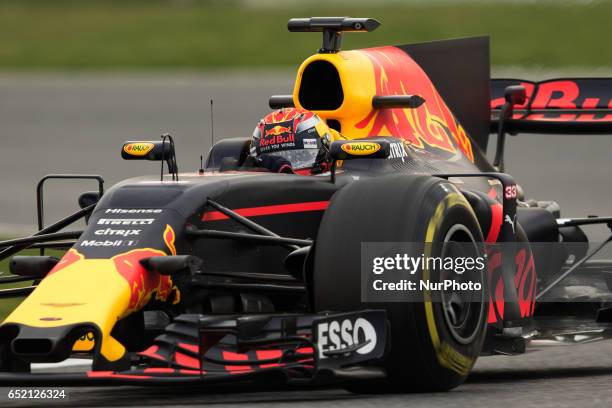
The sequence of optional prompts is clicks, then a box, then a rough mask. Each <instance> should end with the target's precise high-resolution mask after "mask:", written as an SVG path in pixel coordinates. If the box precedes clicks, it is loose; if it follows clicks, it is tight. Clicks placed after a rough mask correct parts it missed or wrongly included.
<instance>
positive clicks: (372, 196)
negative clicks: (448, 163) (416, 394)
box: [313, 175, 488, 392]
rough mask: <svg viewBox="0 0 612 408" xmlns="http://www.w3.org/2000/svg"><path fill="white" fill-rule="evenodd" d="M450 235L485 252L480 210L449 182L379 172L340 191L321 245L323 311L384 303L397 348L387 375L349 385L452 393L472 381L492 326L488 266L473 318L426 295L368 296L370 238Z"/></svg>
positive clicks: (438, 239)
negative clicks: (364, 278) (364, 250)
mask: <svg viewBox="0 0 612 408" xmlns="http://www.w3.org/2000/svg"><path fill="white" fill-rule="evenodd" d="M449 239H450V240H458V241H471V242H473V243H474V247H475V248H478V249H477V251H478V253H479V255H482V251H481V247H480V246H479V243H482V242H483V237H482V231H481V229H480V226H479V224H478V222H477V220H476V217H475V215H474V212H473V210H472V208H471V207H470V205H469V204H468V203H467V201H466V200H465V198H464V197H463V195H462V194H461V193H460V192H459V191H458V190H457V188H456V187H455V186H454V185H453V184H451V183H449V182H448V181H446V180H442V179H439V178H435V177H431V176H424V175H423V176H421V175H394V176H386V177H378V178H372V179H367V180H363V181H357V182H354V183H352V184H350V185H348V186H346V187H344V188H342V189H341V190H340V191H338V192H337V193H336V194H335V195H334V197H333V198H332V200H331V202H330V205H329V208H328V209H327V211H326V213H325V215H324V217H323V220H322V222H321V225H320V229H319V233H318V236H317V242H316V248H315V257H314V268H313V302H314V307H315V310H316V311H326V310H333V311H350V310H359V309H379V308H380V309H385V310H386V311H387V317H388V320H389V323H390V338H391V340H390V350H389V352H388V354H387V356H386V358H385V359H384V361H382V362H381V363H380V365H382V367H383V368H384V369H385V370H386V372H387V379H385V380H384V381H382V382H378V383H372V382H369V383H363V384H351V385H349V386H348V387H347V388H349V389H350V390H352V391H356V392H380V391H383V392H406V391H445V390H449V389H452V388H454V387H456V386H458V385H459V384H461V383H463V382H464V381H465V379H466V378H467V376H468V374H469V372H470V370H471V369H472V367H473V365H474V363H475V361H476V358H477V357H478V355H479V354H480V351H481V348H482V343H483V341H484V337H485V332H486V320H487V319H486V318H487V313H488V287H487V279H486V270H483V271H482V284H483V291H482V299H480V300H479V301H478V302H474V303H471V306H472V307H474V309H473V310H472V312H471V313H472V314H469V316H470V318H471V322H470V323H469V324H463V323H466V322H463V323H462V322H459V321H457V315H458V314H457V310H455V311H454V312H452V313H450V312H449V309H448V307H449V305H447V304H446V302H433V301H431V298H428V297H427V294H426V293H424V294H423V298H422V301H418V302H415V301H412V302H387V303H362V302H361V286H360V285H361V279H360V271H361V265H360V262H361V256H360V253H361V243H362V242H417V243H425V242H432V243H442V242H444V241H445V240H449ZM431 247H441V246H440V245H432V246H431ZM412 255H414V256H419V255H420V254H412ZM432 255H434V254H432ZM438 255H440V254H438ZM420 273H421V274H422V273H423V271H422V270H421V271H420ZM425 273H427V272H425ZM421 277H422V276H421ZM431 278H436V279H438V278H439V277H434V276H432V277H431ZM451 307H452V306H451ZM449 313H450V314H449ZM474 313H475V314H476V316H477V318H474ZM453 315H454V319H455V320H453V317H452V316H453ZM459 315H460V314H459Z"/></svg>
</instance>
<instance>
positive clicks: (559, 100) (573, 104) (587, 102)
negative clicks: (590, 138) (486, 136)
mask: <svg viewBox="0 0 612 408" xmlns="http://www.w3.org/2000/svg"><path fill="white" fill-rule="evenodd" d="M516 85H520V86H523V87H524V88H525V91H526V92H525V93H526V99H525V102H524V103H521V104H515V105H514V106H513V109H512V110H511V115H509V117H507V119H505V120H503V122H504V123H503V125H502V127H503V128H504V130H505V131H506V132H508V133H510V134H517V133H522V132H531V133H564V134H612V78H573V79H569V78H563V79H551V80H546V81H541V82H532V81H525V80H521V79H493V80H491V133H497V132H498V130H499V123H500V115H501V112H502V107H503V105H504V103H506V101H507V99H506V97H505V93H506V92H505V91H506V88H507V87H509V86H516Z"/></svg>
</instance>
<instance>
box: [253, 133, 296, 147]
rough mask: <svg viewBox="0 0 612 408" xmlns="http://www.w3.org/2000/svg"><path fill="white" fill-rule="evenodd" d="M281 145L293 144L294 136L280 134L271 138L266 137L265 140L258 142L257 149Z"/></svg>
mask: <svg viewBox="0 0 612 408" xmlns="http://www.w3.org/2000/svg"><path fill="white" fill-rule="evenodd" d="M282 143H295V136H294V135H293V133H291V134H281V135H276V136H272V137H266V138H265V139H260V140H259V147H264V146H269V145H279V144H282Z"/></svg>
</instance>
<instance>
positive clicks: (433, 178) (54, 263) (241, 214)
mask: <svg viewBox="0 0 612 408" xmlns="http://www.w3.org/2000/svg"><path fill="white" fill-rule="evenodd" d="M378 26H379V23H378V22H377V21H376V20H374V19H369V18H345V17H333V18H332V17H321V18H303V19H302V18H300V19H292V20H290V21H289V24H288V27H289V30H290V31H294V32H300V31H303V32H321V33H322V34H323V44H322V46H321V48H320V50H319V51H318V52H317V53H316V54H315V55H313V56H311V57H309V58H307V59H306V60H305V61H304V62H303V63H302V65H301V66H300V68H299V70H298V73H297V78H296V82H295V87H294V90H293V93H292V94H291V95H277V96H272V97H271V98H270V106H271V107H272V108H275V109H277V108H284V109H291V108H293V107H295V108H299V109H302V110H308V111H310V112H313V113H314V114H316V115H317V116H318V117H320V118H321V119H322V121H323V122H324V123H325V125H326V126H327V127H329V128H330V129H332V130H333V132H334V134H337V135H341V137H339V138H334V139H335V140H329V141H328V146H327V147H326V150H325V151H326V152H327V153H326V157H325V160H326V161H327V162H328V163H330V165H329V166H328V167H325V168H322V169H320V171H319V172H317V173H316V174H309V175H303V174H295V173H294V174H292V173H291V172H289V173H286V172H282V171H280V172H279V171H276V172H272V171H265V170H266V169H262V168H256V167H253V166H251V167H249V166H248V165H247V162H248V161H249V159H250V158H251V156H252V153H253V148H254V147H253V146H252V143H251V139H250V138H235V139H225V140H221V141H219V142H218V143H216V144H215V145H214V146H213V147H212V149H211V150H210V152H209V154H208V157H207V160H206V162H205V164H204V165H203V166H202V167H203V168H202V169H200V170H199V171H195V172H191V173H179V172H178V166H177V162H176V156H175V154H174V141H173V140H172V138H171V137H169V136H165V137H164V139H163V140H162V141H153V142H150V141H146V142H138V141H134V142H127V143H126V144H124V146H123V147H122V151H121V154H122V157H123V158H124V159H128V160H139V159H140V160H153V161H159V162H161V169H162V171H161V175H159V174H158V175H157V176H150V177H137V178H130V179H127V180H125V181H122V182H120V183H118V184H116V185H114V186H113V187H112V188H110V189H108V191H104V188H103V180H102V178H101V177H99V176H91V175H49V176H46V177H45V178H43V180H41V182H40V183H39V186H38V221H39V227H40V228H39V229H40V230H39V231H38V232H37V233H36V234H34V235H32V236H29V237H25V238H20V239H13V240H10V241H4V242H0V257H1V258H2V259H9V258H10V271H11V274H4V275H2V276H1V277H0V283H3V284H11V285H14V284H15V283H18V282H24V283H26V282H27V283H26V285H28V286H22V287H18V288H14V287H13V288H6V289H2V290H0V297H2V298H7V297H20V296H25V298H24V299H23V300H22V301H21V303H20V304H19V305H18V306H17V307H16V309H15V310H14V311H13V312H12V313H10V314H9V315H8V316H7V317H6V318H5V320H4V321H3V322H2V323H1V324H0V384H2V385H37V384H38V385H69V384H74V385H78V384H140V385H149V384H150V385H153V384H184V383H202V384H207V383H220V382H237V383H238V382H240V383H242V382H246V381H265V382H266V383H274V382H280V383H290V384H313V385H318V384H331V383H333V384H340V385H343V386H346V387H347V388H349V389H351V390H354V391H356V392H371V391H379V390H388V391H411V390H419V391H423V390H449V389H452V388H453V387H456V386H458V385H459V384H461V383H462V382H463V381H464V380H465V379H466V378H467V376H468V375H469V373H470V370H471V369H472V367H473V365H474V363H475V361H476V359H477V358H478V357H479V356H482V355H494V354H521V353H523V352H525V350H526V348H527V347H528V346H529V344H531V343H533V342H537V341H538V340H551V339H554V340H556V341H565V342H569V341H571V342H580V341H586V340H591V339H593V338H605V337H607V333H608V332H609V331H608V330H609V329H608V326H609V323H610V321H611V320H610V319H611V318H612V314H611V313H610V312H611V311H612V309H610V308H609V306H608V304H607V303H606V301H605V300H606V299H605V295H606V294H607V293H608V292H609V290H608V289H607V287H604V286H605V283H606V282H607V281H608V280H607V272H606V270H608V269H609V268H608V266H609V261H608V262H607V261H594V260H593V255H594V254H595V253H596V252H597V251H598V250H599V249H600V248H599V247H598V248H595V250H589V247H588V242H587V238H586V235H585V234H584V232H583V231H582V229H581V226H583V225H587V224H603V225H608V226H609V227H610V226H612V218H603V217H597V218H593V217H591V218H578V219H563V218H560V212H559V208H558V206H557V205H556V204H555V203H552V202H542V201H533V200H528V199H527V198H525V197H524V196H523V193H522V190H521V188H520V185H519V184H517V183H516V182H515V180H514V179H513V178H512V177H511V176H510V175H508V174H506V173H504V172H503V167H504V164H503V157H504V141H505V137H506V135H507V134H516V133H519V132H552V133H607V132H611V131H612V105H611V99H610V98H611V96H612V80H610V79H561V80H552V81H544V82H530V81H523V80H513V79H507V80H506V79H503V80H491V79H490V75H489V60H488V55H489V53H488V38H486V37H478V38H469V39H460V40H450V41H438V42H431V43H425V44H415V45H403V46H382V47H375V48H369V49H358V50H349V51H341V50H340V43H341V39H342V35H343V34H344V33H345V32H367V31H372V30H374V29H376V28H377V27H378ZM275 123H276V122H275ZM287 123H290V121H289V122H287V121H280V120H279V121H278V124H277V125H274V126H272V127H269V128H267V127H262V129H264V133H265V134H262V135H260V137H261V138H264V139H265V140H266V143H264V142H260V145H258V146H259V147H257V148H258V149H263V148H264V147H266V148H267V145H268V144H270V143H272V144H282V143H285V142H286V141H282V142H278V140H280V139H278V138H282V137H283V135H286V134H288V133H289V131H290V129H291V126H292V125H290V124H289V125H288V124H287ZM330 132H331V131H330ZM491 133H494V134H497V146H496V155H495V159H494V160H493V163H491V162H489V161H488V160H487V158H486V157H485V155H484V153H483V152H485V151H486V149H487V144H488V139H489V135H490V134H491ZM269 138H277V139H275V140H277V142H270V140H272V139H269ZM262 140H263V139H262ZM309 140H310V141H309ZM291 141H293V140H291ZM302 143H303V146H302V147H303V148H304V149H307V148H308V147H309V145H310V144H316V143H315V142H313V141H312V140H311V139H303V140H302ZM264 145H265V146H264ZM165 167H166V168H167V170H168V171H167V172H165V171H164V168H165ZM52 178H92V179H94V180H97V182H98V183H99V189H98V191H95V192H85V193H83V194H82V195H81V197H79V203H80V205H81V208H82V209H81V210H80V211H78V212H77V213H75V214H72V215H70V216H68V217H66V218H65V219H63V220H60V221H58V222H56V223H54V224H51V225H44V222H43V221H44V220H43V189H44V185H45V181H46V180H49V179H52ZM80 219H85V220H86V227H85V228H84V230H79V231H66V228H67V227H69V226H70V225H71V224H73V223H74V222H75V221H77V220H80ZM384 242H412V243H425V244H438V243H439V244H444V243H454V242H455V243H463V244H467V246H468V247H469V248H471V251H472V253H473V254H475V255H483V254H485V253H486V260H487V265H486V268H484V269H483V270H482V271H481V272H480V273H479V274H476V275H475V279H476V280H477V282H476V283H478V284H479V285H480V286H479V287H480V288H481V290H479V291H477V293H471V294H470V296H468V297H466V296H460V295H457V293H452V292H451V291H448V293H447V291H445V290H442V291H441V293H440V296H441V297H440V299H438V300H436V299H434V297H433V296H432V294H431V293H430V292H429V291H428V290H425V291H423V292H420V293H419V295H418V298H417V299H412V300H410V301H401V300H402V298H401V296H400V298H399V300H400V301H398V299H397V298H395V299H378V298H377V299H374V300H373V301H372V300H371V299H370V300H368V299H369V298H368V297H367V293H366V294H364V283H363V282H364V279H363V278H364V276H363V274H362V272H363V253H362V248H363V244H364V243H384ZM560 242H562V243H563V244H564V245H563V246H560ZM540 243H542V244H547V245H539V244H540ZM485 244H487V245H491V246H487V247H485V246H484V245H485ZM497 244H500V247H499V248H498V249H496V248H497V247H495V245H497ZM602 246H603V245H602ZM27 248H30V249H31V248H35V249H39V250H40V254H38V255H17V254H18V253H19V252H20V251H22V250H24V249H27ZM50 249H54V250H56V249H64V250H66V252H65V253H64V255H63V256H62V257H61V258H59V259H58V258H56V257H53V256H49V255H48V252H47V254H45V251H49V250H50ZM432 251H435V249H433V250H432ZM449 254H450V255H449ZM417 255H419V254H417ZM446 255H449V257H450V258H453V257H454V258H456V257H457V253H454V255H453V253H452V252H450V253H447V254H446ZM415 273H416V275H415V276H417V277H419V278H427V279H430V280H439V279H441V275H439V274H436V273H435V272H434V271H430V270H428V269H427V268H420V269H419V270H417V271H415ZM587 275H588V276H590V277H596V278H599V283H601V282H604V286H601V285H600V284H599V286H597V285H595V284H594V287H597V288H599V290H600V292H601V293H604V295H602V296H603V297H602V298H601V299H593V298H588V299H585V298H584V297H582V298H580V299H579V300H580V302H571V301H570V302H565V303H562V302H561V301H560V299H561V298H563V297H564V296H565V295H563V294H566V292H563V294H562V293H561V292H559V288H561V287H563V285H564V284H566V283H567V282H568V281H570V280H572V279H577V278H578V277H581V276H587ZM547 296H548V298H547ZM565 298H567V296H565ZM546 299H548V301H546ZM566 300H567V299H566ZM570 300H576V299H570ZM585 305H587V307H585ZM577 334H580V336H577ZM69 358H82V359H87V361H91V367H90V368H89V369H87V370H81V371H76V372H69V371H67V370H66V369H62V370H58V371H56V372H55V371H53V370H46V371H44V372H41V371H39V370H37V369H36V367H37V366H38V365H39V364H40V363H61V362H62V361H65V360H67V359H69Z"/></svg>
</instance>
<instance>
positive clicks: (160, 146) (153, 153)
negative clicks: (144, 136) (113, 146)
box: [121, 140, 172, 161]
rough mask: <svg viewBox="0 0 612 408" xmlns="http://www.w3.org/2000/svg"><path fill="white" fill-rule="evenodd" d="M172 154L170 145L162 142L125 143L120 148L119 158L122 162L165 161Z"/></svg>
mask: <svg viewBox="0 0 612 408" xmlns="http://www.w3.org/2000/svg"><path fill="white" fill-rule="evenodd" d="M171 154H172V147H171V146H170V143H163V142H162V141H159V140H158V141H151V142H149V141H146V142H135V141H132V142H125V143H124V144H123V146H122V147H121V157H122V158H123V159H124V160H151V161H160V160H162V159H163V160H165V159H167V158H168V157H170V156H171Z"/></svg>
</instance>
